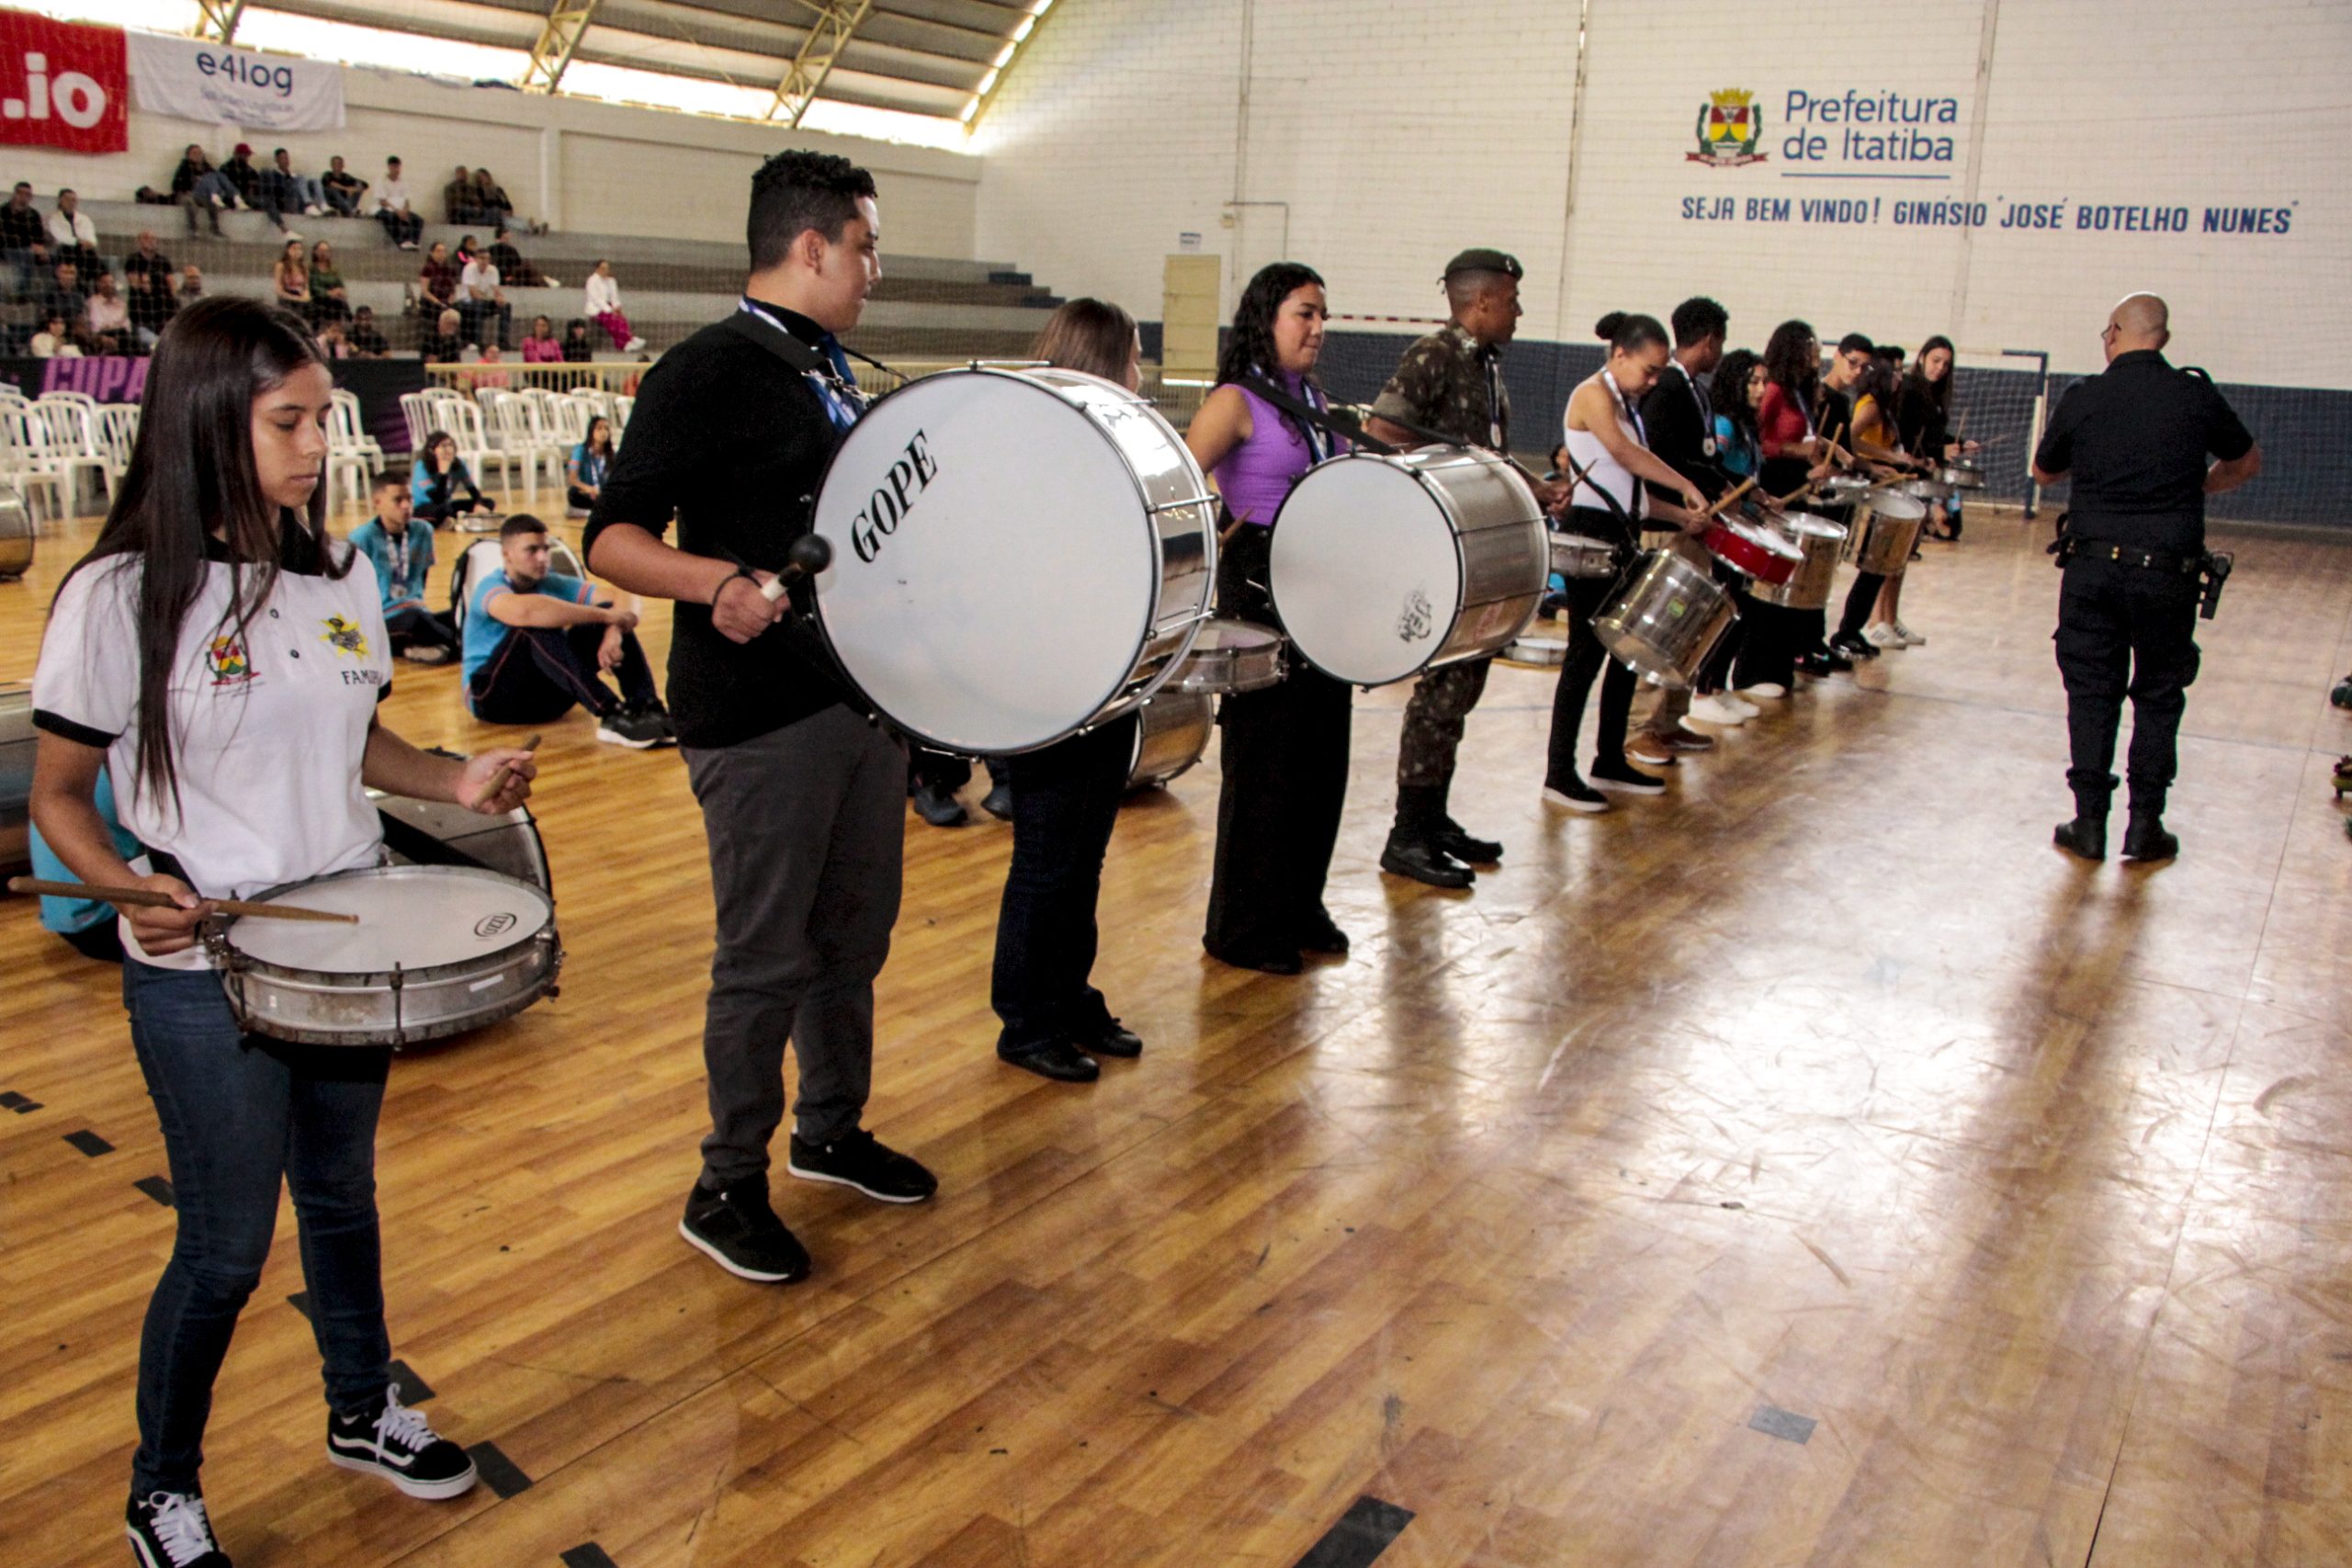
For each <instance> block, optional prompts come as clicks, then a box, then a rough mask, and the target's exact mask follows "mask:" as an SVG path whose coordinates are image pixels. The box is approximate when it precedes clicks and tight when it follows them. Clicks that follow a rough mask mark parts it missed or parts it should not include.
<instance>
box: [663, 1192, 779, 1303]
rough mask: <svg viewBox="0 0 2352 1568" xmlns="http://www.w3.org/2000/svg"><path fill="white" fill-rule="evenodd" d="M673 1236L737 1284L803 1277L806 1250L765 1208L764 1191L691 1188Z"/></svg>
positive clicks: (766, 1202)
mask: <svg viewBox="0 0 2352 1568" xmlns="http://www.w3.org/2000/svg"><path fill="white" fill-rule="evenodd" d="M678 1234H679V1235H682V1236H684V1237H685V1238H686V1245H687V1246H688V1247H693V1248H694V1249H695V1251H697V1252H700V1253H702V1254H703V1255H704V1256H705V1257H707V1258H709V1259H710V1260H711V1261H712V1262H713V1263H716V1264H718V1266H719V1267H720V1268H721V1269H726V1270H727V1271H728V1272H729V1274H732V1275H734V1276H735V1277H736V1278H737V1279H739V1280H759V1281H760V1282H761V1283H762V1284H765V1285H788V1284H791V1283H792V1282H793V1281H794V1280H806V1279H807V1278H808V1277H809V1249H808V1248H807V1247H803V1246H801V1245H800V1240H799V1238H798V1237H797V1236H796V1235H793V1234H792V1232H791V1231H790V1230H789V1229H788V1228H786V1225H785V1223H784V1222H783V1221H782V1220H779V1219H777V1218H776V1217H775V1210H774V1209H771V1208H770V1207H768V1194H767V1189H766V1188H765V1187H764V1186H761V1187H729V1188H727V1189H726V1190H713V1189H711V1188H708V1187H705V1186H704V1185H702V1183H700V1182H696V1183H695V1190H693V1191H692V1192H689V1193H688V1194H686V1214H685V1218H684V1219H682V1220H680V1221H679V1222H678Z"/></svg>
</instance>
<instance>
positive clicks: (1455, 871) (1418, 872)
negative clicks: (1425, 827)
mask: <svg viewBox="0 0 2352 1568" xmlns="http://www.w3.org/2000/svg"><path fill="white" fill-rule="evenodd" d="M1380 869H1381V870H1383V871H1385V872H1387V873H1388V874H1391V875H1393V876H1409V877H1411V878H1412V879H1413V880H1414V881H1415V882H1419V883H1425V884H1427V885H1428V886H1431V887H1445V888H1454V889H1459V888H1464V887H1467V886H1470V884H1471V883H1473V882H1475V881H1476V880H1477V877H1476V875H1475V874H1473V873H1472V872H1471V870H1470V868H1469V867H1468V866H1466V865H1464V864H1463V863H1461V862H1460V861H1457V860H1455V859H1454V858H1453V856H1452V855H1450V854H1447V853H1446V852H1444V851H1443V850H1442V849H1440V848H1439V847H1438V846H1437V844H1436V842H1435V841H1433V840H1427V839H1400V838H1397V836H1396V835H1395V834H1393V833H1392V834H1390V835H1389V837H1388V847H1387V848H1386V849H1384V850H1382V851H1381V852H1380Z"/></svg>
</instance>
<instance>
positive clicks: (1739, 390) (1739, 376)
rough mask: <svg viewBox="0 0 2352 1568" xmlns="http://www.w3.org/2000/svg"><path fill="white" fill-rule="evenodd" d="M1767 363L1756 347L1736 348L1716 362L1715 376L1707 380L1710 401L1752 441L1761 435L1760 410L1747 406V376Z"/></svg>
mask: <svg viewBox="0 0 2352 1568" xmlns="http://www.w3.org/2000/svg"><path fill="white" fill-rule="evenodd" d="M1763 363H1764V356H1763V355H1759V354H1758V353H1757V352H1756V351H1755V350H1754V349H1752V348H1735V349H1733V350H1731V351H1730V352H1729V353H1727V354H1725V355H1724V356H1723V359H1722V361H1721V362H1720V363H1718V364H1717V365H1716V366H1715V376H1714V379H1713V380H1712V381H1710V382H1708V383H1707V400H1708V402H1709V403H1711V404H1712V405H1713V408H1714V411H1715V412H1717V413H1719V414H1723V415H1724V416H1725V417H1726V418H1728V419H1729V420H1730V421H1731V424H1732V428H1733V429H1734V430H1738V431H1744V432H1746V433H1747V437H1748V439H1749V440H1751V441H1753V440H1756V439H1758V434H1757V429H1756V411H1755V410H1754V409H1752V408H1749V407H1748V406H1747V378H1748V377H1749V376H1751V375H1753V374H1755V371H1756V367H1758V366H1759V365H1761V364H1763Z"/></svg>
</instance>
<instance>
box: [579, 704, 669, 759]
mask: <svg viewBox="0 0 2352 1568" xmlns="http://www.w3.org/2000/svg"><path fill="white" fill-rule="evenodd" d="M596 739H599V740H602V741H605V742H606V743H608V744H610V745H614V746H626V747H628V749H629V750H632V751H643V750H648V749H649V748H651V747H655V746H659V745H661V744H662V742H663V741H664V740H667V739H670V731H669V726H668V725H666V724H665V723H663V722H662V719H661V718H659V717H657V716H654V715H652V714H650V713H643V712H640V711H639V710H638V709H636V708H616V709H614V710H613V711H612V712H611V713H608V714H606V715H605V716H604V717H602V718H600V719H598V720H597V721H596Z"/></svg>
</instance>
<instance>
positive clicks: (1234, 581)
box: [1184, 262, 1353, 975]
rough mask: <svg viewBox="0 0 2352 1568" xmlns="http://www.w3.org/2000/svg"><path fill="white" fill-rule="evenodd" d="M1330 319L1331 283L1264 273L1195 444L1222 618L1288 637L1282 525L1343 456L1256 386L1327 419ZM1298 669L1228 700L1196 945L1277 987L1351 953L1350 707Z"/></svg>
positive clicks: (1198, 420)
mask: <svg viewBox="0 0 2352 1568" xmlns="http://www.w3.org/2000/svg"><path fill="white" fill-rule="evenodd" d="M1328 319H1329V308H1328V306H1327V305H1326V304H1325V301H1324V298H1323V280H1322V279H1321V278H1320V277H1318V276H1316V275H1315V273H1314V272H1313V271H1312V270H1311V269H1309V268H1307V267H1305V266H1301V265H1298V264H1297V263H1295V262H1276V263H1275V264H1274V265H1272V266H1269V267H1266V268H1264V269H1262V270H1261V271H1260V273H1259V274H1258V276H1255V277H1253V278H1251V279H1250V287H1249V288H1246V289H1244V290H1243V291H1242V294H1241V303H1240V304H1239V305H1238V306H1237V307H1236V308H1235V310H1234V312H1233V331H1232V332H1231V333H1228V334H1227V342H1226V346H1225V350H1224V352H1223V353H1222V354H1221V355H1218V357H1217V371H1216V378H1217V387H1216V390H1215V391H1213V392H1211V393H1210V394H1209V396H1208V400H1206V401H1205V402H1204V403H1202V405H1201V412H1198V413H1196V414H1194V415H1193V423H1192V428H1191V429H1190V430H1188V431H1187V432H1186V433H1185V436H1184V441H1185V444H1186V445H1187V446H1190V447H1191V448H1192V449H1193V457H1196V458H1198V459H1199V461H1200V465H1201V467H1202V468H1205V469H1207V470H1208V471H1209V473H1210V474H1211V475H1212V476H1213V477H1214V478H1215V479H1216V485H1217V491H1218V493H1219V494H1220V495H1222V496H1223V497H1224V500H1225V511H1226V513H1227V520H1228V521H1227V524H1226V525H1223V526H1222V527H1221V529H1220V531H1221V533H1222V534H1223V536H1224V545H1223V547H1222V548H1221V549H1220V550H1219V552H1218V555H1217V563H1216V566H1217V570H1216V576H1217V614H1218V615H1225V616H1228V617H1231V618H1233V619H1236V620H1244V621H1256V622H1259V623H1261V624H1262V625H1266V626H1276V627H1279V626H1280V625H1281V622H1280V620H1279V618H1278V617H1277V616H1276V615H1275V613H1274V605H1273V601H1272V598H1271V597H1270V596H1269V595H1268V593H1267V592H1266V586H1265V584H1266V560H1267V555H1268V541H1269V539H1270V538H1271V537H1272V532H1273V527H1272V525H1273V521H1274V514H1275V513H1276V512H1278V511H1280V510H1281V508H1282V503H1283V498H1284V497H1285V496H1287V495H1289V494H1290V490H1291V486H1293V485H1295V484H1296V483H1297V482H1298V479H1299V476H1301V475H1302V474H1304V473H1306V470H1307V469H1309V468H1313V467H1314V466H1315V465H1316V464H1317V463H1319V462H1322V461H1324V460H1325V459H1326V458H1329V457H1333V456H1335V455H1336V454H1337V453H1338V452H1339V451H1340V450H1341V449H1343V448H1344V446H1345V443H1343V442H1341V441H1340V440H1339V439H1338V438H1337V437H1335V436H1333V435H1331V434H1329V433H1327V432H1325V431H1323V430H1320V429H1318V428H1317V427H1315V426H1312V425H1310V424H1308V423H1306V421H1304V420H1302V419H1300V418H1298V417H1297V416H1296V415H1295V414H1289V413H1284V412H1283V411H1282V410H1280V409H1278V408H1276V407H1275V406H1274V405H1273V404H1272V403H1270V402H1268V401H1267V400H1265V399H1264V398H1263V397H1261V396H1260V395H1259V394H1258V393H1257V392H1255V391H1253V390H1251V389H1250V387H1249V385H1248V383H1249V382H1250V381H1252V380H1262V381H1268V382H1272V384H1273V385H1275V386H1276V387H1279V388H1280V389H1283V391H1286V392H1288V393H1289V394H1290V395H1291V396H1292V397H1294V398H1295V399H1297V400H1300V401H1302V402H1306V403H1308V404H1310V405H1312V406H1313V407H1316V408H1321V407H1323V406H1324V398H1323V389H1321V388H1320V387H1318V386H1317V385H1316V384H1315V381H1314V371H1315V362H1316V361H1317V359H1318V358H1319V357H1321V355H1322V353H1323V328H1324V322H1325V321H1327V320H1328ZM1288 671H1289V673H1288V675H1287V677H1286V678H1285V679H1284V680H1283V682H1281V683H1280V684H1278V685H1273V686H1270V687H1267V688H1266V689H1265V690H1263V691H1260V692H1248V693H1237V694H1234V695H1231V696H1228V697H1227V698H1225V699H1224V702H1223V704H1222V705H1221V706H1220V708H1219V710H1218V713H1217V723H1218V725H1219V726H1220V727H1221V728H1223V730H1224V732H1225V739H1224V740H1223V742H1222V743H1221V750H1220V751H1219V761H1220V763H1221V765H1222V767H1223V769H1224V773H1225V788H1224V793H1223V794H1222V795H1220V796H1219V797H1218V800H1217V808H1216V871H1215V874H1214V877H1213V880H1212V881H1211V882H1210V884H1209V909H1208V926H1207V930H1206V931H1204V933H1203V934H1202V937H1201V945H1202V946H1203V947H1204V948H1206V949H1207V950H1208V953H1209V956H1210V957H1212V958H1215V959H1216V960H1218V961H1219V962H1220V963H1225V964H1233V965H1235V966H1236V967H1238V968H1242V969H1258V970H1262V971H1264V972H1265V973H1266V974H1269V975H1295V974H1297V973H1298V972H1299V970H1300V968H1301V966H1302V965H1301V961H1300V954H1301V953H1345V952H1347V950H1348V937H1347V933H1346V932H1345V931H1341V930H1340V928H1339V927H1338V925H1336V924H1335V923H1334V922H1333V921H1332V919H1331V915H1330V911H1329V910H1328V909H1326V908H1324V907H1323V882H1324V878H1325V877H1326V876H1327V875H1328V874H1329V872H1330V869H1331V850H1332V846H1333V845H1334V844H1336V843H1337V842H1338V841H1339V836H1340V807H1342V806H1343V805H1344V804H1345V802H1346V799H1347V792H1348V732H1349V725H1350V719H1351V713H1352V707H1351V705H1352V701H1353V698H1352V696H1351V694H1350V693H1349V691H1348V688H1347V686H1346V684H1345V683H1344V682H1339V681H1334V680H1332V679H1331V678H1330V677H1329V676H1328V675H1326V674H1324V673H1323V672H1322V671H1319V670H1317V669H1316V668H1315V667H1314V666H1313V665H1311V664H1309V663H1307V662H1306V660H1303V659H1301V658H1299V657H1298V656H1297V653H1296V650H1295V649H1294V650H1291V652H1290V653H1289V655H1288Z"/></svg>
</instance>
